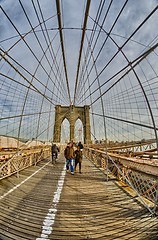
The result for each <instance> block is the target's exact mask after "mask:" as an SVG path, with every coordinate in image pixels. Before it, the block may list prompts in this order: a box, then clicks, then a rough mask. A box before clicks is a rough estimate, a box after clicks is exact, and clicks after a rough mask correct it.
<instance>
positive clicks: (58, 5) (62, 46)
mask: <svg viewBox="0 0 158 240" xmlns="http://www.w3.org/2000/svg"><path fill="white" fill-rule="evenodd" d="M56 10H57V16H58V26H59V34H60V44H61V49H62V56H63V63H64V70H65V78H66V84H67V91H68V96H69V101H70V103H71V96H70V87H69V80H68V74H67V66H66V57H65V49H64V39H63V33H62V21H61V10H60V0H56Z"/></svg>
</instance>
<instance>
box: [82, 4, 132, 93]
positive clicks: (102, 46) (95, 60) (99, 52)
mask: <svg viewBox="0 0 158 240" xmlns="http://www.w3.org/2000/svg"><path fill="white" fill-rule="evenodd" d="M128 1H129V0H126V1H125V3H124V5H123V6H122V8H121V10H120V12H119V13H118V15H117V17H116V19H115V21H114V23H113V24H112V26H111V28H110V31H109V34H108V35H107V37H106V38H105V40H104V42H103V44H102V45H101V47H100V50H99V51H97V56H96V58H95V59H94V61H93V64H92V66H91V68H90V70H89V73H88V76H89V75H90V74H91V72H92V70H93V68H94V64H95V63H96V62H97V59H98V58H99V56H100V54H101V52H102V50H103V48H104V46H105V44H106V42H107V40H108V36H109V35H110V33H111V32H112V30H113V28H114V26H115V25H116V23H117V21H118V19H119V18H120V16H121V14H122V12H123V10H124V8H125V7H126V5H127V3H128ZM111 4H112V2H111V3H110V4H109V7H108V9H107V12H106V15H105V17H104V19H103V23H104V21H105V19H106V16H107V14H108V12H109V11H110V7H111ZM89 18H90V19H92V18H91V17H90V16H89ZM92 21H93V22H94V20H93V19H92ZM94 23H95V24H96V21H95V22H94ZM103 23H102V25H103ZM100 33H101V31H99V33H98V36H97V38H96V40H95V43H94V46H93V48H92V51H93V52H94V50H95V48H96V44H97V42H98V39H99V35H100ZM90 45H92V42H91V43H90ZM90 60H91V55H90V57H89V60H88V62H87V66H89V64H90ZM83 78H84V75H83ZM96 80H97V79H96ZM86 82H87V78H86V79H85V81H84V85H85V84H86ZM84 85H83V87H84ZM83 87H82V89H83ZM82 89H81V91H82ZM87 90H88V89H87ZM81 91H80V92H81Z"/></svg>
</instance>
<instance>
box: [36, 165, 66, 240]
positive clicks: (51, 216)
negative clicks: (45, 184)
mask: <svg viewBox="0 0 158 240" xmlns="http://www.w3.org/2000/svg"><path fill="white" fill-rule="evenodd" d="M65 174H66V165H64V168H63V171H62V172H61V176H60V179H59V181H58V184H57V190H56V192H54V198H53V203H52V206H51V208H50V209H49V210H48V213H47V215H46V217H45V219H44V221H43V226H42V233H41V236H40V237H39V238H36V240H49V238H48V237H49V235H50V234H51V233H52V231H53V225H54V222H55V215H56V213H57V204H58V202H59V200H60V195H61V192H62V189H63V185H64V179H65Z"/></svg>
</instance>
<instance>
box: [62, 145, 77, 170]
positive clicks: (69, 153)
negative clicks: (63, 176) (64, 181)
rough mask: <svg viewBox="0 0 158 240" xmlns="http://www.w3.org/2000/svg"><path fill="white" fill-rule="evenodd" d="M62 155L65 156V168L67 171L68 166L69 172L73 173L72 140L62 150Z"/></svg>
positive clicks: (73, 154)
mask: <svg viewBox="0 0 158 240" xmlns="http://www.w3.org/2000/svg"><path fill="white" fill-rule="evenodd" d="M64 156H65V158H66V170H67V171H68V170H69V167H70V171H71V174H74V167H73V161H74V157H75V153H74V148H73V142H70V143H68V145H67V147H66V148H65V150H64Z"/></svg>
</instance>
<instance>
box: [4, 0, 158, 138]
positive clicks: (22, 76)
mask: <svg viewBox="0 0 158 240" xmlns="http://www.w3.org/2000/svg"><path fill="white" fill-rule="evenodd" d="M60 3H61V4H60V7H61V19H62V26H63V30H62V33H63V39H64V53H65V57H66V69H67V74H68V86H69V89H70V96H71V101H72V102H73V101H74V95H75V97H76V101H75V104H76V105H81V106H83V105H85V104H88V105H90V106H91V114H93V116H95V117H94V119H92V118H91V125H93V124H92V122H93V123H94V128H95V130H94V128H93V129H92V133H93V135H95V136H96V138H97V139H102V138H104V137H105V128H104V124H105V121H104V120H105V118H103V117H102V116H103V115H106V116H107V118H106V128H107V129H106V133H107V134H108V138H109V139H113V140H114V139H117V140H123V139H125V140H128V139H129V138H130V136H129V135H130V134H131V138H132V139H139V138H140V139H141V138H144V137H147V138H150V137H153V136H154V135H155V131H154V130H153V129H151V128H149V127H143V126H139V125H141V124H142V125H143V124H144V125H146V126H152V127H153V124H154V123H155V122H156V124H157V122H158V121H157V120H158V113H157V111H156V110H157V101H158V97H157V96H156V92H155V89H156V91H157V90H158V85H157V83H156V80H155V79H156V78H157V74H158V66H157V62H158V61H157V54H158V50H157V48H155V49H154V51H152V53H151V54H149V55H148V57H147V59H144V60H143V59H142V61H141V62H140V64H139V65H137V66H135V67H134V70H135V72H133V70H132V71H131V66H129V62H132V61H135V59H136V58H138V57H139V56H140V55H141V54H143V53H144V52H146V51H147V50H149V49H150V48H151V47H153V46H154V45H155V44H156V43H157V42H158V30H157V29H158V28H157V24H156V23H157V22H158V11H157V10H156V7H157V5H158V1H157V0H129V1H125V0H113V1H110V0H109V1H96V0H91V4H90V9H89V16H88V19H87V27H86V29H87V30H86V32H85V36H84V44H83V49H82V55H81V62H80V70H79V77H78V81H77V91H76V93H75V86H76V76H77V66H78V59H79V49H80V46H81V36H82V27H83V22H84V17H85V8H86V1H85V0H76V1H72V0H62V1H60ZM104 3H105V4H104ZM0 4H1V10H0V47H1V57H2V58H1V63H0V69H1V78H0V84H1V95H0V104H1V105H0V110H1V118H3V120H1V134H7V135H15V136H19V137H20V136H21V137H26V138H31V135H32V136H33V137H35V138H36V137H38V136H41V137H45V138H46V137H47V138H48V139H49V138H51V136H52V134H53V124H54V106H55V105H56V104H61V105H69V104H70V99H69V93H68V87H67V79H66V77H65V69H64V62H63V55H62V48H61V44H60V34H59V31H58V19H57V12H56V1H53V0H44V1H43V0H36V1H35V0H34V1H31V0H29V1H22V0H21V1H18V0H16V1H15V0H0ZM152 11H153V13H152ZM145 19H146V20H145ZM101 26H102V29H101ZM94 29H95V32H94ZM107 36H108V37H107ZM22 37H23V38H22ZM6 53H7V54H6ZM135 63H136V62H135ZM128 71H129V73H128V74H127V72H128ZM124 75H125V76H124ZM116 82H118V83H117V84H116ZM100 86H101V87H100ZM144 91H145V92H146V94H144ZM101 95H102V98H101V97H100V96H101ZM148 101H149V102H148ZM102 103H103V105H102ZM35 113H36V114H35ZM41 113H42V114H41ZM95 114H99V115H101V116H96V115H95ZM21 115H22V116H21ZM9 117H10V118H9ZM4 118H5V119H4ZM120 120H121V121H120ZM122 120H123V121H122ZM127 121H130V122H133V124H129V123H127ZM80 127H81V126H80V124H79V128H80ZM19 128H20V130H19Z"/></svg>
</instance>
